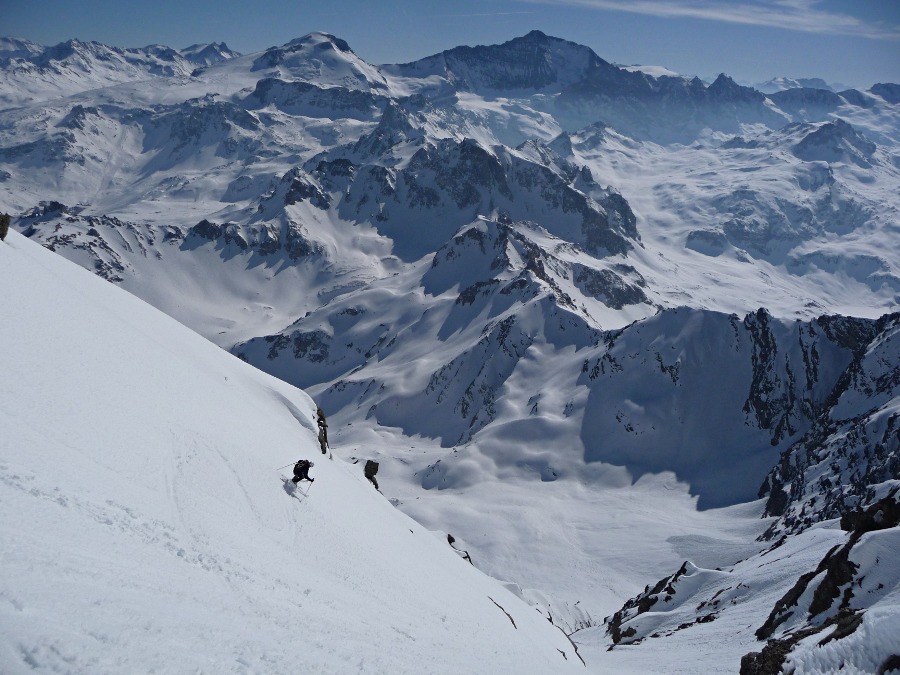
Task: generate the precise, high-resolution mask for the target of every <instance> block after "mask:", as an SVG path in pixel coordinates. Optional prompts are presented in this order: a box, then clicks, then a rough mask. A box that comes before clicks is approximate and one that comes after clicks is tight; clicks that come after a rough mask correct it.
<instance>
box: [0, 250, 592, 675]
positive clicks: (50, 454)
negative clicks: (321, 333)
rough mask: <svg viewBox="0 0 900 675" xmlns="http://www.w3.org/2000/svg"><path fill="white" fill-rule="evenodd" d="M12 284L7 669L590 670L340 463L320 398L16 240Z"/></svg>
mask: <svg viewBox="0 0 900 675" xmlns="http://www.w3.org/2000/svg"><path fill="white" fill-rule="evenodd" d="M0 281H2V285H3V287H4V288H5V289H6V291H5V292H4V293H3V294H2V296H0V315H2V317H3V321H2V323H0V342H2V344H3V345H4V349H3V357H4V359H3V360H4V365H3V376H2V378H0V424H2V427H3V434H2V436H0V501H2V503H3V509H2V511H0V533H2V534H0V539H2V541H3V552H2V556H0V570H2V573H0V598H2V602H0V636H2V638H0V670H2V671H3V672H5V673H25V672H34V671H41V672H91V673H121V672H151V671H157V672H163V671H165V672H217V673H223V672H266V673H294V672H297V669H298V668H300V669H302V670H304V671H306V672H348V671H361V672H392V673H402V672H406V673H422V672H447V673H450V672H454V673H455V672H492V673H498V672H506V673H522V672H544V673H551V672H560V673H562V672H568V671H569V670H577V671H583V666H582V664H581V662H580V660H579V657H578V655H577V654H576V653H575V650H574V647H573V645H572V644H571V643H570V642H569V640H568V639H567V638H566V636H565V635H563V633H562V632H561V631H559V630H558V629H557V628H555V627H554V626H552V625H551V624H549V623H548V622H547V621H546V620H545V619H544V618H543V617H542V616H541V615H540V614H539V613H538V612H536V611H534V610H533V609H532V608H529V607H528V606H527V605H525V604H524V603H522V602H520V601H519V600H518V599H517V598H516V597H514V596H513V595H511V594H510V593H509V592H508V591H507V590H506V589H504V588H502V587H501V586H500V585H498V584H497V583H496V582H494V581H493V580H491V579H488V578H487V577H485V576H483V575H482V574H481V573H480V572H478V571H477V570H476V569H475V568H474V567H472V566H471V565H469V564H468V563H466V562H465V561H463V560H462V559H460V558H459V557H458V556H457V555H456V554H455V553H454V552H453V551H452V550H451V549H450V548H449V547H448V546H447V543H446V540H442V539H441V538H438V537H436V536H435V535H434V534H433V533H431V532H428V531H426V530H424V529H423V528H422V527H421V526H419V525H417V524H416V523H414V522H413V521H412V520H410V519H409V518H407V517H406V516H404V515H403V514H401V513H400V512H399V511H397V510H396V509H394V508H393V507H392V506H391V505H390V503H389V502H388V501H387V500H386V499H384V497H382V496H381V495H380V494H379V493H378V492H376V491H375V490H373V489H372V487H371V486H370V485H369V484H368V483H367V482H366V481H365V479H364V478H363V476H362V472H361V470H360V469H359V468H358V467H355V466H352V465H349V464H345V463H344V462H342V461H340V460H336V459H332V458H331V457H325V456H323V455H321V454H320V453H319V450H318V447H317V444H316V441H315V435H314V431H313V429H314V427H315V425H314V423H313V419H314V414H315V406H314V405H313V403H312V401H311V400H310V399H309V398H308V397H307V396H306V395H305V394H304V393H303V392H301V391H299V390H296V389H293V388H291V387H290V386H288V385H286V384H284V383H282V382H279V381H277V380H275V379H273V378H270V377H268V376H266V375H263V374H261V373H259V372H258V371H256V370H253V369H251V368H250V367H248V366H246V365H245V364H243V363H241V362H240V361H238V360H237V359H235V358H234V357H232V356H230V355H228V354H226V353H225V352H223V351H221V350H220V349H218V348H217V347H215V346H213V345H212V344H210V343H208V342H207V341H206V340H204V339H202V338H200V337H199V336H197V335H196V334H194V333H192V332H191V331H189V330H188V329H186V328H184V327H183V326H181V325H180V324H178V323H176V322H175V321H173V320H171V319H169V318H168V317H165V316H164V315H162V314H161V313H159V312H158V311H157V310H155V309H152V308H151V307H149V306H148V305H145V304H144V303H142V302H140V301H139V300H137V299H135V298H133V297H132V296H130V295H128V294H126V293H124V292H122V291H120V290H118V289H115V288H114V287H112V286H111V285H109V284H108V283H106V282H104V281H102V280H100V279H98V278H96V277H94V276H93V275H91V274H89V273H87V272H84V271H83V270H81V269H79V268H77V267H76V266H74V265H72V264H71V263H69V262H67V261H65V260H63V259H61V258H59V257H56V256H54V255H52V254H51V253H49V252H47V251H44V250H43V249H41V248H40V247H39V246H37V245H36V244H34V243H32V242H29V241H28V240H27V239H25V238H23V237H21V236H20V235H18V234H16V233H11V234H10V236H9V237H8V238H7V241H6V242H5V243H3V244H0ZM298 456H307V457H309V458H310V459H314V460H317V461H316V462H315V467H314V468H313V469H312V471H311V475H312V476H314V477H315V478H316V482H315V484H314V485H312V488H311V492H310V494H309V495H308V496H306V497H302V496H301V495H297V494H294V495H292V494H289V493H288V491H287V490H286V489H285V487H284V485H283V483H282V480H281V478H280V477H279V471H277V470H276V468H277V467H279V466H282V465H284V464H286V463H289V462H292V461H293V460H296V459H297V457H298Z"/></svg>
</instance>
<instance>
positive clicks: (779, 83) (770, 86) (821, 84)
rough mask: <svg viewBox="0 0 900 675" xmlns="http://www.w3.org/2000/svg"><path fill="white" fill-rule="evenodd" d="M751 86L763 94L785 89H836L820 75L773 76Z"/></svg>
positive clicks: (832, 90)
mask: <svg viewBox="0 0 900 675" xmlns="http://www.w3.org/2000/svg"><path fill="white" fill-rule="evenodd" d="M753 88H754V89H756V90H758V91H761V92H762V93H764V94H775V93H777V92H779V91H785V90H787V89H824V90H825V91H831V92H834V91H836V89H835V88H834V87H832V86H831V85H830V84H828V83H827V82H826V81H825V80H823V79H822V78H821V77H797V78H793V77H773V78H772V79H771V80H766V81H765V82H760V83H759V84H754V85H753Z"/></svg>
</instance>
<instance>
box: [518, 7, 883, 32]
mask: <svg viewBox="0 0 900 675" xmlns="http://www.w3.org/2000/svg"><path fill="white" fill-rule="evenodd" d="M519 1H520V2H527V3H531V4H542V5H569V6H572V7H586V8H588V9H598V10H611V11H616V12H630V13H632V14H644V15H648V16H657V17H662V18H689V19H705V20H707V21H722V22H725V23H736V24H743V25H747V26H766V27H772V28H783V29H786V30H794V31H799V32H803V33H823V34H830V35H851V36H856V37H864V38H869V39H873V40H900V26H885V25H881V24H874V23H869V22H866V21H863V20H861V19H858V18H857V17H854V16H850V15H849V14H838V13H835V12H828V11H825V10H822V9H817V5H819V4H820V2H818V1H817V0H763V1H760V2H742V3H733V2H729V3H723V2H720V1H718V0H519Z"/></svg>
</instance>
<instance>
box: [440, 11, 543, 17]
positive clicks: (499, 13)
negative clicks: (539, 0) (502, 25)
mask: <svg viewBox="0 0 900 675" xmlns="http://www.w3.org/2000/svg"><path fill="white" fill-rule="evenodd" d="M527 14H534V12H485V13H483V14H435V15H434V17H435V18H447V17H453V18H459V17H463V18H467V19H468V18H483V17H486V16H523V15H527Z"/></svg>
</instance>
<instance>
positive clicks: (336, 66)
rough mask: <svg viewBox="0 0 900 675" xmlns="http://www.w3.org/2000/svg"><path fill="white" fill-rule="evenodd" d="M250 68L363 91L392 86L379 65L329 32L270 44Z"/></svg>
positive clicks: (285, 76)
mask: <svg viewBox="0 0 900 675" xmlns="http://www.w3.org/2000/svg"><path fill="white" fill-rule="evenodd" d="M251 70H252V71H254V72H257V73H260V75H261V74H262V73H265V74H266V76H268V77H272V76H275V77H279V78H281V79H286V80H299V81H303V82H313V83H315V84H318V85H320V86H322V85H324V86H335V87H343V88H345V89H351V90H363V91H370V90H388V89H389V85H388V82H387V80H386V79H385V77H384V75H383V74H382V73H381V72H380V70H379V69H378V68H377V67H376V66H373V65H371V64H369V63H366V62H365V61H364V60H363V59H361V58H359V57H358V56H357V55H356V54H355V53H354V52H353V50H352V49H350V45H348V44H347V43H346V42H345V41H344V40H341V39H340V38H336V37H335V36H333V35H329V34H328V33H310V34H309V35H306V36H304V37H302V38H297V39H295V40H291V41H290V42H288V43H287V44H285V45H282V46H280V47H270V48H269V49H267V50H266V51H265V52H263V53H262V54H260V55H255V56H254V57H253V60H252V67H251Z"/></svg>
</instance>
